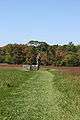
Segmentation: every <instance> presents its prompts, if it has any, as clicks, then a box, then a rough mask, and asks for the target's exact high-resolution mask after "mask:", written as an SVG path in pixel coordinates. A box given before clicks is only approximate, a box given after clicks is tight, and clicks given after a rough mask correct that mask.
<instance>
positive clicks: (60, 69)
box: [56, 67, 80, 75]
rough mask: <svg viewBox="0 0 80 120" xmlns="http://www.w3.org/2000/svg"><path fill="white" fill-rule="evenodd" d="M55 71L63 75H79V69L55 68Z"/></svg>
mask: <svg viewBox="0 0 80 120" xmlns="http://www.w3.org/2000/svg"><path fill="white" fill-rule="evenodd" d="M56 69H57V70H59V71H60V72H64V73H71V74H74V75H75V74H80V67H57V68H56Z"/></svg>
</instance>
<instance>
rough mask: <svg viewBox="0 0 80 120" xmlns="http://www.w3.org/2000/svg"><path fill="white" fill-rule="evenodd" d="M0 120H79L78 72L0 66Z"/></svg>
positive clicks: (79, 92)
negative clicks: (27, 69) (3, 67)
mask: <svg viewBox="0 0 80 120" xmlns="http://www.w3.org/2000/svg"><path fill="white" fill-rule="evenodd" d="M0 120H80V75H73V74H64V73H59V72H57V71H55V70H40V71H31V72H25V71H21V70H17V69H0Z"/></svg>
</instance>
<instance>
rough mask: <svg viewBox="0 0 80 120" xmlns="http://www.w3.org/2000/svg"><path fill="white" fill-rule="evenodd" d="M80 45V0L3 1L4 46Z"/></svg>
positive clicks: (0, 4) (0, 11)
mask: <svg viewBox="0 0 80 120" xmlns="http://www.w3.org/2000/svg"><path fill="white" fill-rule="evenodd" d="M30 40H39V41H44V42H47V43H49V44H68V43H69V42H73V43H74V44H80V0H0V46H2V45H5V44H9V43H13V44H14V43H19V44H20V43H22V44H26V43H27V42H28V41H30Z"/></svg>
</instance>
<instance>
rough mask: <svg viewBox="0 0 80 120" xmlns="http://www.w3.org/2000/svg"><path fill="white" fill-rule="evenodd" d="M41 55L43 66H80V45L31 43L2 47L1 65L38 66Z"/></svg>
mask: <svg viewBox="0 0 80 120" xmlns="http://www.w3.org/2000/svg"><path fill="white" fill-rule="evenodd" d="M38 54H40V64H41V65H54V66H80V45H74V44H73V43H72V42H70V43H69V44H67V45H49V44H47V43H45V42H38V41H30V42H29V43H28V44H25V45H24V44H8V45H6V46H3V47H0V63H8V64H36V57H37V55H38Z"/></svg>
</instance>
